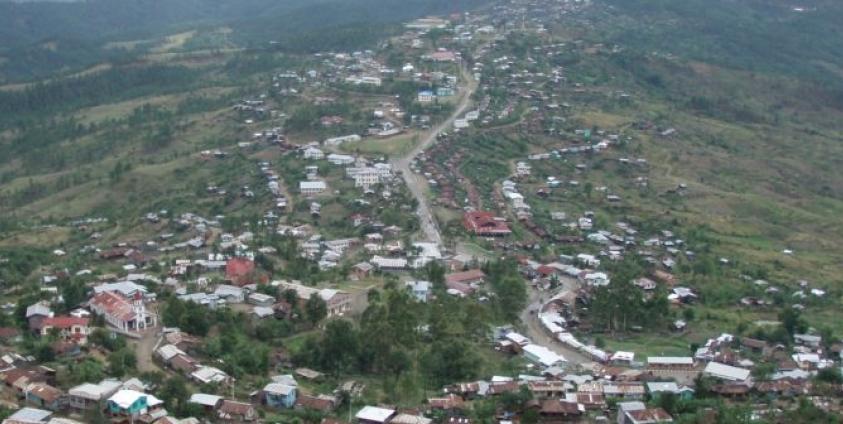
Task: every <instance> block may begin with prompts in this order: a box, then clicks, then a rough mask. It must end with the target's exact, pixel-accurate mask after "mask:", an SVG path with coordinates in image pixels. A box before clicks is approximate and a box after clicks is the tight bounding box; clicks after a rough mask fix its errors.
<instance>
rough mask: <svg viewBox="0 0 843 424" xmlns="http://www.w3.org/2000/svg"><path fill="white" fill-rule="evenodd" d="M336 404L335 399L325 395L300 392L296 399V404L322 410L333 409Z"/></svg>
mask: <svg viewBox="0 0 843 424" xmlns="http://www.w3.org/2000/svg"><path fill="white" fill-rule="evenodd" d="M336 405H337V399H336V398H335V397H333V396H327V395H318V396H311V395H304V394H302V395H299V396H298V398H297V399H296V406H300V407H302V408H305V409H314V410H317V411H322V412H328V411H333V410H334V408H335V407H336Z"/></svg>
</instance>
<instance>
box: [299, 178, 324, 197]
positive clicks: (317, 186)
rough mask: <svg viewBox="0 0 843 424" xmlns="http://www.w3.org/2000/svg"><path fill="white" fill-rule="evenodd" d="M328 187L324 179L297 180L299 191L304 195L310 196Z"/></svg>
mask: <svg viewBox="0 0 843 424" xmlns="http://www.w3.org/2000/svg"><path fill="white" fill-rule="evenodd" d="M327 189H328V186H327V185H326V184H325V182H324V181H301V182H299V192H300V193H301V194H303V195H305V196H312V195H314V194H319V193H322V192H324V191H325V190H327Z"/></svg>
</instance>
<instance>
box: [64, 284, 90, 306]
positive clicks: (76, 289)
mask: <svg viewBox="0 0 843 424" xmlns="http://www.w3.org/2000/svg"><path fill="white" fill-rule="evenodd" d="M61 297H62V299H63V301H64V302H63V304H64V310H66V311H69V310H71V309H73V308H75V307H77V306H79V305H80V304H81V303H82V302H84V301H85V299H86V298H87V296H86V295H85V285H84V284H82V282H81V281H68V282H67V283H65V284H64V285H63V286H62V288H61Z"/></svg>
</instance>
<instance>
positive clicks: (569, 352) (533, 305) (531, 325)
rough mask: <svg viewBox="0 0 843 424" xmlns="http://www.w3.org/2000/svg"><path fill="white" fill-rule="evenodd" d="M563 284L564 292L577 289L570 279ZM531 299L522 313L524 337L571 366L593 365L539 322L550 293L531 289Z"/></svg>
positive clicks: (562, 281)
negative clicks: (554, 336) (555, 354)
mask: <svg viewBox="0 0 843 424" xmlns="http://www.w3.org/2000/svg"><path fill="white" fill-rule="evenodd" d="M561 283H562V284H563V286H564V287H565V288H564V289H563V290H568V291H570V290H573V289H574V287H576V284H577V283H576V281H573V280H569V279H564V278H563V279H562V280H561ZM529 293H530V298H529V302H528V303H529V304H528V306H527V307H526V308H525V309H524V310H523V311H521V322H522V323H523V324H524V333H525V334H524V335H525V336H527V338H529V339H530V340H532V341H533V343H536V344H539V345H542V346H544V347H546V348H548V349H550V350H552V351H553V352H556V353H558V354H560V355H562V356H564V357H565V359H567V360H568V364H569V365H574V366H575V365H583V366H588V364H591V363H592V362H594V361H592V360H591V358H589V357H587V356H585V355H583V354H582V353H580V352H579V351H577V350H574V349H571V348H569V347H567V346H566V345H564V344H562V342H560V341H559V340H557V339H554V338H553V337H551V336H550V334H549V333H548V332H547V331H545V329H544V326H542V323H541V322H540V321H539V317H538V313H539V311H540V310H541V307H542V305H543V304H544V302H546V301H547V300H548V298H549V297H550V293H548V292H543V291H539V290H535V289H530V292H529Z"/></svg>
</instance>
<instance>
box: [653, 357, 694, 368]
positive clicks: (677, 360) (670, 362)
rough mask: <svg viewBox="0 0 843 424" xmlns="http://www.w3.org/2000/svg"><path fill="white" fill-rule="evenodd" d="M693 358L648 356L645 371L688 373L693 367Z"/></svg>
mask: <svg viewBox="0 0 843 424" xmlns="http://www.w3.org/2000/svg"><path fill="white" fill-rule="evenodd" d="M695 366H696V365H695V362H694V358H692V357H690V356H650V357H648V358H647V371H649V372H658V371H678V370H685V371H690V370H693V369H694V367H695Z"/></svg>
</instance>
